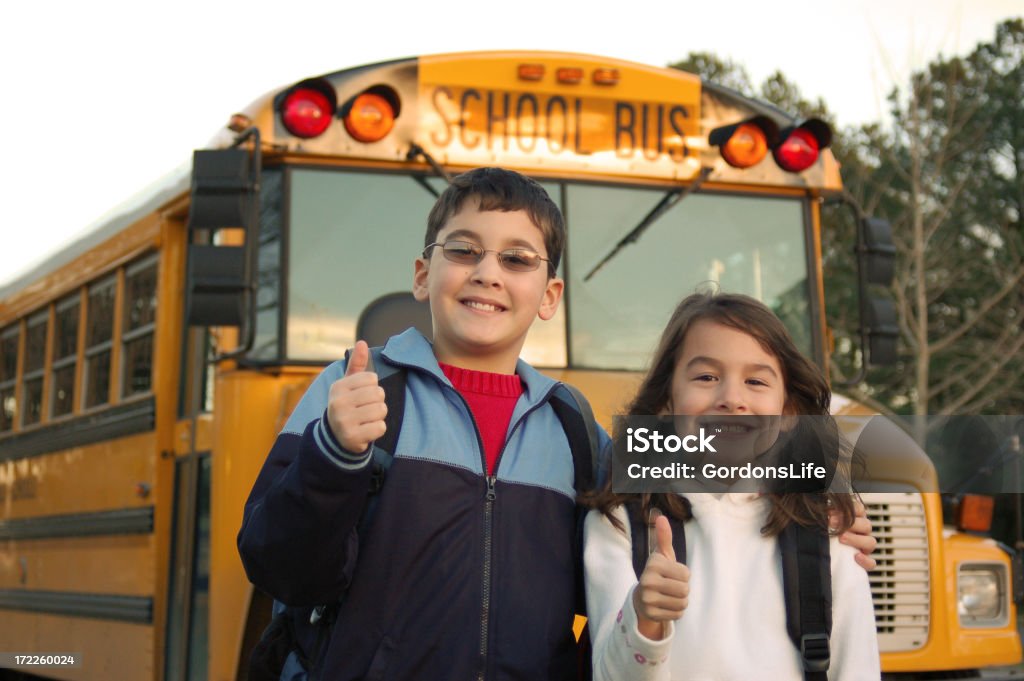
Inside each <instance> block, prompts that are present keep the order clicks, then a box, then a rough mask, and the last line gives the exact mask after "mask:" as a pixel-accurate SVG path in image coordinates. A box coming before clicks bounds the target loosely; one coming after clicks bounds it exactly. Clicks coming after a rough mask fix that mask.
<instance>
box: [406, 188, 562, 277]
mask: <svg viewBox="0 0 1024 681" xmlns="http://www.w3.org/2000/svg"><path fill="white" fill-rule="evenodd" d="M470 197H472V198H475V199H476V200H477V201H479V202H480V210H482V211H490V210H498V211H516V210H521V211H525V212H526V214H527V215H528V216H530V220H531V221H532V222H533V224H535V225H536V226H537V228H538V229H539V230H540V231H541V234H543V235H544V248H545V249H547V258H548V260H550V261H551V268H550V274H551V276H554V273H555V270H557V269H558V263H559V261H560V260H561V259H562V249H563V248H565V221H564V219H563V218H562V211H560V210H559V209H558V206H557V205H555V202H554V201H552V200H551V197H550V196H548V193H547V192H546V191H544V188H543V187H541V186H540V184H539V183H538V182H536V181H535V180H531V179H530V178H528V177H526V176H525V175H521V174H519V173H517V172H515V171H513V170H506V169H504V168H476V169H475V170H470V171H468V172H465V173H462V174H461V175H457V176H455V177H454V178H453V179H452V181H451V184H449V185H448V188H447V189H445V190H444V192H443V193H442V194H441V196H440V197H438V199H437V202H436V203H435V204H434V207H433V208H431V209H430V215H428V216H427V234H426V236H425V237H424V239H423V246H424V247H426V246H429V245H430V244H432V243H434V242H435V241H437V235H438V233H439V232H440V231H441V230H442V229H444V226H445V225H446V224H448V221H449V220H451V219H452V217H453V216H454V215H455V214H456V213H458V212H459V211H460V210H462V207H463V206H464V205H465V204H466V200H467V199H469V198H470ZM542 255H543V254H542Z"/></svg>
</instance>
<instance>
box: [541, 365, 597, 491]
mask: <svg viewBox="0 0 1024 681" xmlns="http://www.w3.org/2000/svg"><path fill="white" fill-rule="evenodd" d="M549 403H550V404H551V408H552V409H554V410H555V415H556V416H557V417H558V420H559V421H560V422H561V424H562V430H564V431H565V436H566V438H567V439H568V440H569V449H571V450H572V464H573V487H575V489H576V493H577V494H579V493H581V492H586V491H588V490H591V489H593V487H594V471H595V470H596V469H597V458H598V456H599V455H600V453H601V452H600V445H599V444H598V442H599V441H598V437H597V421H596V420H595V419H594V410H593V409H591V407H590V403H589V402H588V401H587V398H586V397H584V396H583V393H581V392H580V391H579V389H577V388H576V387H574V386H571V385H569V384H568V383H562V384H561V386H560V389H556V393H555V394H554V395H552V396H551V400H550V402H549Z"/></svg>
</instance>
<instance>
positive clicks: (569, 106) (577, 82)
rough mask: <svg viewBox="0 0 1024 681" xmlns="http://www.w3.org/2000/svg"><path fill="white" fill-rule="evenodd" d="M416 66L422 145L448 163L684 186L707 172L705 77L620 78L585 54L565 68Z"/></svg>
mask: <svg viewBox="0 0 1024 681" xmlns="http://www.w3.org/2000/svg"><path fill="white" fill-rule="evenodd" d="M467 63H468V64H471V65H472V66H471V68H467ZM419 67H420V68H419V104H420V111H419V116H420V135H419V138H420V139H419V143H420V145H421V146H422V147H423V148H424V149H425V150H426V151H427V152H428V153H430V154H431V155H432V156H434V157H435V158H437V159H439V160H442V162H446V163H453V164H459V165H484V164H502V163H516V164H519V163H525V164H527V165H530V166H536V167H541V168H547V169H550V170H574V171H580V170H584V171H585V170H587V169H591V170H596V169H598V168H600V169H601V171H603V172H623V173H625V172H633V173H641V174H643V175H646V176H655V177H664V178H671V179H677V180H685V179H690V178H692V177H694V176H695V175H696V174H697V172H698V171H699V170H700V162H699V160H698V158H697V156H698V153H699V151H700V149H701V147H702V145H701V143H700V142H699V141H698V136H699V134H700V81H699V80H698V79H696V78H694V77H693V76H691V75H689V74H684V73H682V72H680V73H679V74H678V77H676V76H675V74H673V73H666V72H665V71H664V70H658V71H657V72H656V73H648V72H647V71H645V70H643V69H640V70H638V71H633V70H630V71H628V72H623V71H620V70H619V69H613V68H608V67H605V66H602V65H601V64H599V63H597V62H595V63H592V64H591V63H586V64H584V63H581V60H580V57H579V55H573V56H572V58H569V57H567V58H566V60H565V65H559V63H558V62H557V60H555V62H552V60H551V59H550V57H549V58H548V59H546V60H545V63H541V62H537V63H531V62H530V60H529V59H523V58H522V55H519V56H517V57H513V56H504V55H500V54H499V55H489V56H488V57H485V58H479V59H471V60H468V61H467V60H466V59H465V58H459V59H458V60H453V59H451V58H449V57H446V56H440V57H434V58H421V60H420V65H419ZM652 71H653V69H652ZM531 78H532V79H534V80H531ZM651 79H657V81H658V83H657V87H651V86H652V83H650V82H648V81H649V80H651ZM652 92H657V93H658V96H659V100H660V101H657V100H651V99H650V94H651V93H652Z"/></svg>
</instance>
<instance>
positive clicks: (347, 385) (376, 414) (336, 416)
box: [327, 341, 388, 454]
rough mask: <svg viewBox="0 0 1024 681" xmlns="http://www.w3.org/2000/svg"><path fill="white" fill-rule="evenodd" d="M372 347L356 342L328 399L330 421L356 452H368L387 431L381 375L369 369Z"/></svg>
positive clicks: (342, 442) (337, 434) (344, 444)
mask: <svg viewBox="0 0 1024 681" xmlns="http://www.w3.org/2000/svg"><path fill="white" fill-rule="evenodd" d="M369 363H370V348H369V346H367V345H366V342H365V341H359V342H357V343H356V346H355V348H353V350H352V354H351V355H350V356H349V358H348V365H347V367H346V368H345V377H344V378H341V379H339V380H337V381H335V382H334V384H333V385H332V386H331V393H330V396H329V397H328V402H327V422H328V424H329V425H330V426H331V432H332V433H333V434H334V437H335V438H336V439H337V440H338V443H339V444H340V445H341V446H342V447H344V448H345V449H346V450H347V451H349V452H352V453H353V454H360V453H362V452H365V451H366V449H367V447H369V446H370V443H372V442H373V441H374V440H376V439H377V438H379V437H380V436H382V435H383V434H384V431H385V430H386V427H385V425H384V417H385V416H386V415H387V413H388V407H387V405H386V404H385V403H384V389H383V388H381V387H380V385H378V383H377V374H375V373H373V372H372V371H367V370H366V369H367V367H368V366H369Z"/></svg>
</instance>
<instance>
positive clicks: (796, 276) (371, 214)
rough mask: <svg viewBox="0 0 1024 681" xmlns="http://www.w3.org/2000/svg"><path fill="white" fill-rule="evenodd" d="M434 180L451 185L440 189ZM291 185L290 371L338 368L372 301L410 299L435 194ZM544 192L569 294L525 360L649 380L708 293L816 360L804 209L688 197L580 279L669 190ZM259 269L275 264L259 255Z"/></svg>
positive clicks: (372, 179)
mask: <svg viewBox="0 0 1024 681" xmlns="http://www.w3.org/2000/svg"><path fill="white" fill-rule="evenodd" d="M428 183H429V184H430V185H431V186H433V187H435V188H436V189H437V190H439V191H440V190H443V188H444V182H443V181H442V180H440V179H438V178H428ZM287 184H288V189H287V193H288V200H287V201H286V204H285V205H287V207H288V216H287V221H286V222H287V224H288V239H287V248H286V249H283V250H284V251H285V252H286V253H287V255H286V256H284V261H283V262H281V270H282V271H284V272H287V287H286V289H285V291H286V292H285V293H284V297H285V300H286V310H287V321H286V324H285V325H284V326H285V334H286V338H285V341H286V342H285V350H284V352H285V354H286V356H287V357H288V358H289V359H290V360H310V361H331V360H333V359H336V358H338V357H341V356H342V355H343V354H344V352H345V350H346V349H347V348H349V347H351V346H352V345H353V344H354V342H355V326H356V320H357V319H358V317H359V314H360V312H361V311H362V309H363V308H364V307H365V306H366V305H367V304H368V303H369V302H370V301H372V300H374V299H375V298H377V297H378V296H381V295H384V294H387V293H392V292H395V291H408V290H410V289H411V286H412V272H413V266H412V263H413V259H414V258H415V257H416V256H417V255H418V254H419V250H420V248H421V245H422V242H423V233H424V231H425V224H426V215H427V213H428V212H429V210H430V207H431V206H432V205H433V202H434V196H433V195H432V194H431V193H430V192H429V191H427V190H426V189H425V188H424V186H422V185H421V184H419V183H417V182H415V181H413V179H412V178H411V177H410V176H408V175H399V174H392V175H382V174H379V173H366V172H348V171H333V170H331V171H328V170H317V169H293V170H290V171H289V178H288V182H287ZM542 185H543V186H544V187H545V189H546V190H547V191H548V193H549V194H550V195H551V196H552V198H553V199H554V200H555V201H556V203H558V204H559V205H560V206H561V208H562V210H563V212H564V213H565V215H566V219H567V225H568V245H567V253H566V257H564V258H563V261H562V266H561V268H560V270H561V271H560V272H559V274H560V276H563V277H565V278H566V280H567V285H566V292H565V298H564V300H563V305H562V307H561V310H560V312H559V314H558V315H557V316H556V317H555V319H553V320H552V321H551V322H547V323H541V322H538V323H536V324H535V325H534V328H533V330H532V331H531V334H530V337H529V338H528V339H527V344H526V346H525V347H524V349H523V357H524V359H526V360H527V361H529V362H531V363H534V364H537V365H539V366H549V367H559V366H567V365H571V366H572V367H574V368H593V369H630V370H636V369H642V368H643V367H644V366H645V363H646V361H647V358H649V357H650V355H651V352H652V351H653V349H654V346H655V344H656V343H657V340H658V334H659V333H660V332H661V330H662V329H663V328H664V326H665V322H666V321H667V320H668V317H669V315H670V314H671V312H672V309H673V307H674V306H675V305H676V304H677V303H678V302H679V300H680V299H682V298H683V297H684V296H686V295H687V294H689V293H693V292H694V291H696V290H699V289H701V288H702V287H704V286H707V285H712V286H713V285H717V286H719V287H720V288H721V290H723V291H729V292H736V293H746V294H748V295H751V296H754V297H755V298H758V299H760V300H762V301H764V302H765V303H766V304H768V305H769V306H770V307H771V308H772V309H773V310H774V311H775V312H776V313H777V314H778V315H779V316H780V317H781V318H782V319H783V320H784V321H785V322H786V324H787V327H788V328H789V330H790V333H791V334H792V335H793V336H794V338H795V339H796V341H797V342H798V344H799V346H800V347H801V349H802V350H804V351H805V352H808V353H810V352H811V348H812V344H811V335H810V324H811V321H810V318H811V314H810V307H811V306H810V298H809V296H810V291H809V287H808V275H807V272H808V269H807V267H808V266H807V262H808V260H807V258H808V256H807V251H806V248H807V247H806V236H805V225H804V210H803V204H802V203H801V200H800V199H789V198H777V197H751V196H749V195H747V196H738V195H731V194H720V193H704V194H700V193H695V194H692V195H690V196H688V197H687V198H685V199H684V200H683V201H681V202H679V203H678V204H676V205H675V206H674V207H673V208H672V209H671V210H669V211H668V212H666V213H665V214H663V215H662V216H661V217H660V218H659V219H658V220H657V221H655V222H654V223H653V224H651V226H650V227H649V228H648V229H647V230H646V231H644V233H643V234H642V236H641V237H640V238H639V240H638V241H637V242H636V243H634V244H631V245H628V246H626V247H625V248H624V249H622V250H621V251H620V252H619V253H617V254H616V255H615V257H613V258H612V259H610V260H609V261H608V262H607V263H606V264H605V265H604V267H602V268H601V269H600V270H599V271H598V272H597V273H596V274H594V275H593V277H591V278H590V279H589V280H587V281H584V277H585V276H586V274H587V273H588V272H590V271H591V270H592V269H593V267H594V265H595V264H596V263H597V262H599V261H600V260H601V259H602V258H603V257H604V256H605V255H606V254H607V253H608V252H609V251H610V250H612V249H613V248H614V246H615V244H616V243H618V241H619V240H620V239H622V237H623V236H625V235H626V234H628V233H629V232H630V231H631V230H632V229H633V228H634V227H635V226H636V224H637V223H638V222H639V221H640V220H641V219H642V218H643V217H644V216H645V215H646V214H647V213H648V212H649V211H650V210H651V208H652V207H653V206H654V205H656V204H657V203H658V201H660V200H661V198H662V197H663V196H664V195H665V189H663V188H652V187H635V186H629V187H624V186H607V185H599V184H584V183H578V182H562V181H558V182H553V181H543V182H542ZM273 252H274V253H275V254H276V253H277V252H278V249H276V248H275V250H274V251H273ZM261 267H264V268H267V269H269V268H270V267H273V265H272V264H270V263H268V262H267V259H266V258H261ZM265 275H266V272H263V273H261V277H260V280H261V283H262V282H266V281H267V277H266V276H265ZM270 279H271V280H273V279H275V277H270ZM274 327H276V322H273V321H272V320H271V319H270V318H269V317H268V316H261V323H260V328H259V331H258V336H259V337H260V338H261V339H262V340H263V342H261V343H258V344H257V349H258V350H259V351H261V352H264V353H269V349H270V347H272V346H274V345H276V343H267V342H266V341H267V339H268V338H269V337H273V336H275V335H276V329H275V328H274ZM266 358H267V359H269V358H270V356H269V354H268V355H267V356H266Z"/></svg>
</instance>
